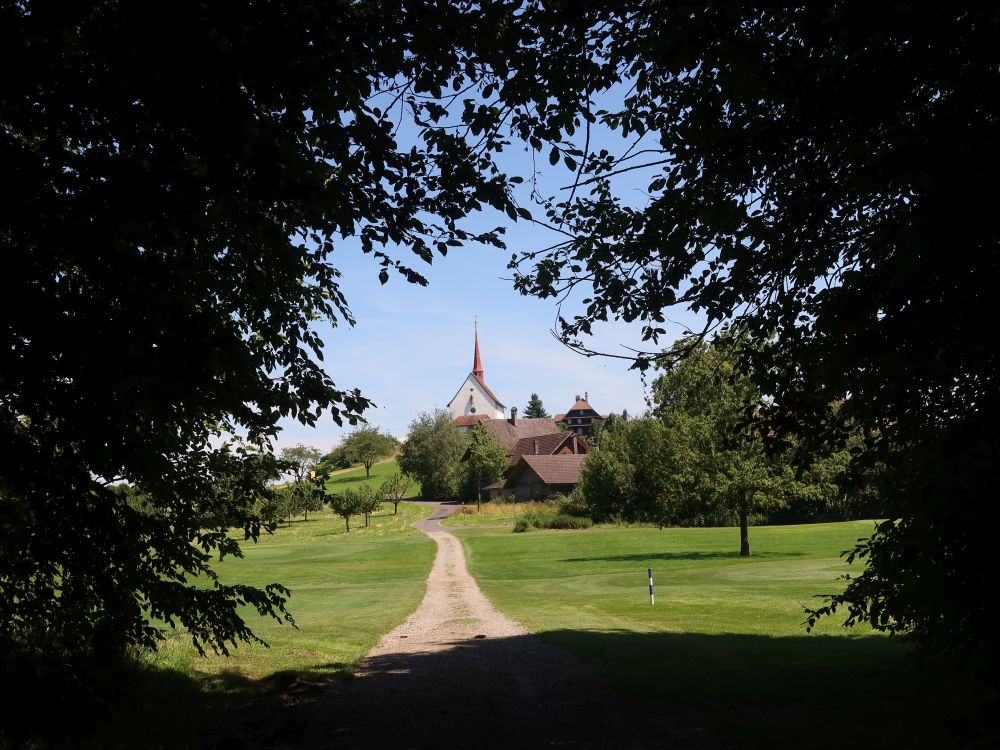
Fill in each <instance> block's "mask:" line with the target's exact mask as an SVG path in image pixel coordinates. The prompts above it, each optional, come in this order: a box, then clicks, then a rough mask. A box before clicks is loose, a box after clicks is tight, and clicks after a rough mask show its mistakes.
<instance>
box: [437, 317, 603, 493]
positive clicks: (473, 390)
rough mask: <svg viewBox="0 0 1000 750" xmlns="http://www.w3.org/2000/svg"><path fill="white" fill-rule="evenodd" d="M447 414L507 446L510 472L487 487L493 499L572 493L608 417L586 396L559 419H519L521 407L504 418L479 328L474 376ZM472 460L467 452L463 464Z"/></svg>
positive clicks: (464, 427) (463, 427)
mask: <svg viewBox="0 0 1000 750" xmlns="http://www.w3.org/2000/svg"><path fill="white" fill-rule="evenodd" d="M448 410H449V412H450V413H451V415H452V421H453V423H454V424H455V426H456V427H458V428H459V429H460V430H461V431H463V432H467V431H469V430H471V429H472V428H473V427H475V426H476V425H482V426H483V428H484V429H485V430H487V431H488V432H489V433H490V434H492V435H493V437H495V438H496V439H497V440H498V441H499V442H500V444H501V445H503V447H504V450H505V452H506V454H507V461H508V464H509V466H510V468H509V469H508V471H507V474H506V475H505V476H504V478H503V479H501V480H500V481H498V482H494V483H492V484H489V485H486V486H484V487H482V489H483V491H485V492H486V493H487V494H488V496H489V498H490V499H496V498H498V497H517V498H518V499H531V498H538V497H547V496H548V495H553V494H557V493H561V494H567V493H569V492H572V490H573V487H575V486H576V484H577V482H579V481H580V471H581V469H582V467H583V460H584V457H585V455H586V453H587V451H588V450H589V446H588V444H587V440H586V436H587V435H589V434H591V430H592V429H593V425H594V423H595V422H597V421H600V420H603V419H604V417H602V416H601V415H600V414H598V413H597V412H596V411H595V410H594V409H593V407H591V406H590V404H589V403H587V399H586V396H584V398H583V399H581V398H580V397H579V396H577V397H576V403H575V404H573V408H572V409H570V410H569V411H568V412H567V413H566V414H560V415H558V416H557V417H556V418H554V419H550V418H544V419H523V418H522V419H519V418H518V416H517V407H516V406H515V407H511V410H510V417H509V418H505V417H504V405H503V404H502V403H501V402H500V400H499V399H498V398H497V397H496V396H495V395H494V394H493V392H492V391H491V390H490V389H489V388H488V387H487V385H486V376H485V373H484V370H483V363H482V356H481V355H480V352H479V327H478V326H477V327H476V333H475V347H474V355H473V364H472V372H470V373H469V375H468V376H467V377H466V378H465V382H463V383H462V385H461V387H460V388H459V389H458V392H457V393H456V394H455V396H454V397H453V398H452V400H451V401H449V402H448ZM467 457H468V453H466V456H464V457H463V459H462V460H465V459H466V458H467Z"/></svg>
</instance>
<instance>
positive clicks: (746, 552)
mask: <svg viewBox="0 0 1000 750" xmlns="http://www.w3.org/2000/svg"><path fill="white" fill-rule="evenodd" d="M740 557H750V531H749V530H748V529H747V512H746V509H744V508H741V509H740Z"/></svg>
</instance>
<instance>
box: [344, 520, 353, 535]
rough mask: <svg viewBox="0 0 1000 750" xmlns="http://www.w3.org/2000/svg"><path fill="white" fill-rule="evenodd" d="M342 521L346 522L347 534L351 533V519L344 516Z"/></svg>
mask: <svg viewBox="0 0 1000 750" xmlns="http://www.w3.org/2000/svg"><path fill="white" fill-rule="evenodd" d="M344 523H345V524H347V533H348V534H349V533H351V519H350V518H344Z"/></svg>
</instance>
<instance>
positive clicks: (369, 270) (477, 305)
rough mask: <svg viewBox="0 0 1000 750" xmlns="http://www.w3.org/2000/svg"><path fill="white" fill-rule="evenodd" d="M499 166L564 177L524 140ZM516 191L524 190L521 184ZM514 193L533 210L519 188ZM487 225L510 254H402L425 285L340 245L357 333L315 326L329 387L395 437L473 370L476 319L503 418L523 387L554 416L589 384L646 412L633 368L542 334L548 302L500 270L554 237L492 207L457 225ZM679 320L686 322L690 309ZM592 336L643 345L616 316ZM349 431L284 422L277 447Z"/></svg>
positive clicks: (325, 442) (607, 140)
mask: <svg viewBox="0 0 1000 750" xmlns="http://www.w3.org/2000/svg"><path fill="white" fill-rule="evenodd" d="M404 135H405V134H404ZM597 140H598V139H597V138H596V137H595V138H594V139H593V140H592V143H591V145H592V148H595V149H597V148H601V147H607V148H609V150H613V149H615V147H616V146H617V147H618V149H617V150H620V148H621V145H622V144H621V143H620V142H619V143H612V141H614V140H615V139H614V136H613V135H610V134H603V135H602V136H601V138H600V139H599V140H600V141H601V142H600V143H598V142H597ZM502 162H503V163H502V166H503V168H504V169H505V170H507V171H508V173H511V174H521V175H522V176H524V177H525V178H526V179H527V178H528V177H530V173H531V170H532V169H537V170H539V171H538V175H537V179H538V184H539V188H540V191H541V192H542V193H545V194H549V195H553V194H558V193H559V192H560V191H559V188H560V186H562V185H564V184H566V183H567V182H572V177H571V173H570V172H569V171H568V170H566V169H565V167H564V166H563V165H562V164H560V165H558V166H557V167H552V166H550V165H549V164H548V160H547V158H546V154H545V153H543V154H541V155H538V156H537V157H536V159H534V160H532V159H531V155H530V153H528V152H526V151H524V150H523V149H522V148H521V147H520V145H517V146H514V147H511V148H510V149H507V150H506V152H505V153H504V154H503V156H502ZM627 179H628V181H622V182H621V183H619V184H618V185H616V187H618V188H620V190H621V191H622V193H620V195H621V196H622V197H623V199H624V200H626V201H627V202H632V203H642V202H644V201H646V200H648V198H647V196H646V194H645V192H644V187H645V185H646V184H647V183H648V181H649V179H650V176H649V174H642V173H641V172H635V173H631V174H630V176H629V178H627ZM524 188H525V191H527V185H525V186H524ZM519 200H521V203H522V205H524V206H526V207H528V208H529V210H534V211H538V209H537V207H533V206H531V205H530V203H529V201H528V200H527V195H524V196H519ZM494 226H504V227H505V228H506V232H507V233H506V235H505V240H506V243H507V249H506V250H498V249H496V248H492V247H481V246H475V245H470V246H467V247H463V248H455V249H453V250H452V251H450V252H449V254H448V256H447V257H440V256H436V257H435V258H434V263H433V265H431V266H428V265H426V264H425V263H423V261H421V260H419V259H418V258H417V257H416V256H413V255H410V257H409V259H408V260H409V263H410V265H411V266H413V267H414V268H415V269H416V270H418V271H420V272H421V273H422V274H424V276H426V277H427V279H428V280H429V282H430V283H429V286H427V287H420V286H416V285H413V284H409V283H407V282H406V281H405V280H403V279H402V278H401V277H399V276H397V275H391V277H390V280H389V282H388V283H387V284H386V285H384V286H383V285H381V284H379V281H378V271H379V268H378V266H377V265H376V263H375V262H374V261H373V260H372V258H370V257H369V256H365V255H364V254H363V253H362V252H361V251H360V249H358V246H357V245H356V244H355V243H354V242H352V241H350V240H348V241H346V242H345V243H343V244H342V245H341V246H340V247H338V249H337V250H336V251H335V252H334V254H333V256H332V258H331V262H332V263H333V264H334V265H335V266H337V267H338V268H339V269H340V270H341V271H342V273H343V283H342V291H343V292H344V294H345V295H346V297H347V300H348V304H349V306H350V309H351V311H352V313H353V314H354V317H355V319H356V320H357V324H356V325H355V326H354V327H353V328H351V327H347V326H340V327H336V328H334V327H331V326H330V325H327V324H324V325H321V326H318V330H319V332H320V335H321V337H322V338H323V340H324V342H325V344H326V346H325V352H324V356H325V359H324V363H325V366H326V369H327V372H328V373H329V374H330V376H331V377H332V378H333V380H334V381H335V382H336V383H337V385H338V386H339V387H341V388H355V387H357V388H359V389H360V390H361V391H362V392H363V393H364V394H365V395H366V396H368V397H369V398H370V399H372V400H373V401H374V402H375V404H376V407H375V408H373V409H371V410H369V411H368V412H366V413H365V418H366V419H367V421H368V422H369V424H372V425H375V426H378V427H380V428H382V429H384V430H386V431H388V432H390V433H391V434H393V435H395V436H396V437H400V438H401V437H403V436H405V434H406V430H407V426H408V425H409V423H410V421H411V420H412V419H413V418H414V417H415V416H416V415H417V414H418V413H419V412H421V411H425V410H430V409H433V408H435V407H441V408H445V407H446V406H447V404H448V401H449V400H451V398H452V396H454V394H455V392H456V391H457V389H458V388H459V386H460V385H461V384H462V381H463V380H464V379H465V376H466V375H467V374H468V373H469V371H470V370H471V369H472V357H473V321H474V319H477V318H478V320H479V342H480V350H481V353H482V357H483V365H484V369H485V373H486V383H487V385H488V386H489V387H490V389H491V390H492V391H493V392H494V393H495V394H496V396H497V398H499V399H500V400H501V401H503V402H504V404H505V405H506V407H507V410H508V413H509V409H510V407H511V406H516V407H518V409H519V410H522V411H523V409H524V407H525V405H526V404H527V402H528V398H529V396H530V395H531V393H538V395H539V396H540V397H541V399H542V401H543V403H544V404H545V407H546V409H547V410H548V411H549V412H550V413H553V414H555V413H558V412H564V411H566V410H567V409H569V408H570V407H571V406H572V404H573V398H574V396H575V395H576V394H583V393H584V392H585V391H586V392H588V394H589V397H590V403H591V404H592V405H593V407H594V408H595V409H597V410H598V411H599V412H601V413H602V414H606V413H608V412H612V411H614V412H621V411H622V410H623V409H627V410H628V412H629V413H630V414H638V413H641V412H642V411H644V410H645V409H646V401H645V395H646V394H645V389H644V384H643V382H642V379H641V377H640V375H639V373H638V371H635V370H629V369H628V363H627V362H625V361H623V360H618V359H611V358H606V357H591V358H587V357H584V356H581V355H579V354H576V353H575V352H572V351H571V350H569V349H567V348H566V347H565V346H563V345H562V344H561V343H560V342H558V341H557V340H556V339H555V338H554V337H553V336H552V335H551V333H550V330H551V329H553V328H554V327H555V321H556V303H555V302H554V301H552V300H538V299H535V298H531V297H524V296H521V295H520V294H518V293H517V292H516V291H515V290H514V288H513V284H512V282H511V281H510V276H511V271H510V270H508V269H507V262H508V261H509V259H510V257H511V254H512V253H515V252H518V251H522V250H530V249H539V248H541V247H545V246H547V245H549V244H551V243H552V242H553V241H555V239H554V237H555V235H553V234H551V233H550V232H549V230H546V229H544V228H542V227H539V226H538V225H535V224H532V223H530V222H527V221H523V220H522V221H518V222H516V223H515V222H513V221H511V220H510V219H508V218H507V216H506V215H504V214H499V213H497V212H494V211H492V210H490V211H489V213H486V214H483V215H479V216H473V217H470V219H469V221H468V222H467V224H466V225H465V227H466V228H467V229H470V230H473V231H484V230H486V229H489V228H492V227H494ZM389 250H390V252H392V248H390V249H389ZM393 254H394V255H396V256H397V257H400V256H399V253H393ZM583 296H586V295H585V294H580V295H579V297H583ZM672 317H676V316H675V315H672ZM680 321H681V322H682V323H685V324H687V325H693V319H692V318H690V316H689V317H681V318H680ZM680 333H681V330H680V329H679V328H678V329H676V330H671V331H669V333H668V336H667V338H666V340H661V342H660V346H661V348H665V347H667V346H668V345H669V344H670V343H671V341H672V340H673V338H675V337H676V336H677V335H680ZM590 343H591V345H592V346H591V348H593V349H596V350H600V351H610V352H618V353H622V354H625V353H627V352H626V350H625V349H623V348H622V347H633V348H637V349H648V345H644V344H643V342H642V341H641V338H640V336H639V326H638V324H636V325H627V324H625V323H622V322H610V323H608V324H604V325H600V326H599V327H595V330H594V336H593V337H592V340H591V342H590ZM351 429H353V428H351V427H350V426H345V427H340V426H338V425H337V424H336V423H335V422H333V420H332V419H331V418H330V417H329V416H325V417H324V418H322V419H321V421H320V423H319V425H318V426H317V427H316V428H307V427H304V426H302V425H300V424H298V423H297V422H295V421H293V420H286V421H285V422H284V423H283V431H282V433H281V434H280V435H279V438H278V440H277V442H276V444H277V446H278V447H283V446H286V445H292V444H295V443H300V442H301V443H305V444H307V445H314V446H316V447H318V448H321V449H323V450H324V451H325V450H329V449H330V448H332V447H333V446H334V445H336V444H337V443H338V442H339V441H340V439H341V438H342V437H343V436H344V435H345V434H347V433H348V432H350V430H351Z"/></svg>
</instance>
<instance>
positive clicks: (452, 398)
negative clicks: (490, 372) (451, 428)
mask: <svg viewBox="0 0 1000 750" xmlns="http://www.w3.org/2000/svg"><path fill="white" fill-rule="evenodd" d="M470 375H471V376H472V377H473V378H474V379H475V381H476V382H477V383H479V386H480V387H481V388H482V389H483V390H484V391H485V392H486V395H487V396H489V397H490V398H491V399H493V403H495V404H496V405H497V407H498V408H499V409H500V410H501V411H502V410H503V408H504V405H503V404H502V403H501V402H500V399H498V398H497V397H496V396H494V395H493V391H491V390H490V387H489V386H488V385H486V383H484V382H483V381H482V380H480V379H479V378H477V377H476V374H475V373H469V375H466V376H465V380H463V381H462V385H460V386H458V390H457V391H455V395H454V396H452V397H451V401H449V402H448V406H451V405H452V404H453V403H454V401H455V399H456V398H458V396H459V394H460V393H461V392H462V389H463V388H464V387H465V384H466V383H468V382H469V376H470ZM456 418H457V417H456Z"/></svg>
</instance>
